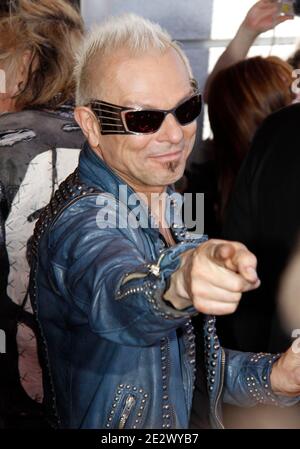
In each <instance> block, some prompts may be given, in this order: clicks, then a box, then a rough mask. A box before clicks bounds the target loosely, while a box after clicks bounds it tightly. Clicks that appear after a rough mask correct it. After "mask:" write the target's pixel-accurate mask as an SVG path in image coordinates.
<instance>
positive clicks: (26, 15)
mask: <svg viewBox="0 0 300 449" xmlns="http://www.w3.org/2000/svg"><path fill="white" fill-rule="evenodd" d="M1 4H2V3H1ZM4 6H5V8H4V7H3V9H2V11H3V13H2V15H1V17H0V69H1V70H2V71H4V72H5V75H6V76H5V79H6V86H5V87H6V88H5V92H4V93H1V94H0V112H1V115H0V161H1V162H0V181H1V183H2V190H1V193H2V202H1V204H2V205H3V208H2V211H1V216H2V218H3V220H5V222H4V226H3V227H2V230H4V231H3V232H2V242H4V237H5V245H4V246H3V245H2V246H1V254H0V259H1V276H0V315H1V320H2V321H1V324H2V329H3V328H4V329H5V330H6V333H7V336H8V344H9V345H10V350H9V351H7V354H6V355H5V356H4V355H3V356H0V357H1V358H0V371H1V384H0V396H1V402H0V415H1V414H2V416H3V421H4V422H5V426H7V427H10V426H16V427H18V426H39V425H42V424H41V422H39V418H38V417H39V416H40V408H39V407H38V404H39V403H41V401H42V399H43V389H42V380H41V369H40V365H39V360H38V354H37V347H36V339H35V332H36V329H35V322H34V319H33V315H32V310H31V306H30V302H29V300H28V293H27V288H28V276H29V266H28V262H27V258H26V245H27V240H28V238H29V237H30V236H31V234H32V231H33V228H34V224H35V222H36V220H37V218H38V216H39V214H40V212H41V210H42V209H43V207H44V206H45V205H46V204H47V203H48V201H49V200H50V198H51V196H52V194H53V192H54V190H55V189H56V188H57V186H58V184H59V183H60V182H61V181H62V180H63V179H64V178H65V177H66V176H67V175H68V174H69V173H70V172H71V171H72V170H73V169H74V167H75V166H76V164H77V161H78V156H79V152H80V148H81V145H82V143H83V135H82V133H81V130H80V128H79V127H78V126H77V124H76V122H75V121H74V114H73V110H74V87H75V82H74V77H73V69H74V60H75V52H76V50H77V48H78V46H79V44H80V42H81V40H82V37H83V35H84V26H83V21H82V18H81V16H80V14H79V12H78V11H77V10H76V9H75V8H74V7H73V6H72V5H71V4H70V2H68V1H65V0H40V1H38V2H36V1H33V0H19V1H17V2H14V1H10V2H9V1H7V2H6V3H5V5H4ZM4 234H5V236H4ZM17 323H18V326H17ZM15 334H16V338H15ZM15 339H17V346H16V344H15Z"/></svg>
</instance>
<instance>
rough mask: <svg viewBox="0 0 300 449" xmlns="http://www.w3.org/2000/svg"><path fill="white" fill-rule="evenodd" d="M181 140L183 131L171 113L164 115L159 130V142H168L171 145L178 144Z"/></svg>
mask: <svg viewBox="0 0 300 449" xmlns="http://www.w3.org/2000/svg"><path fill="white" fill-rule="evenodd" d="M182 138H183V130H182V127H181V125H180V124H179V123H178V121H177V120H176V118H175V117H174V115H173V114H172V113H169V114H167V115H166V117H165V119H164V121H163V123H162V125H161V127H160V130H159V140H168V141H169V142H171V143H174V144H176V143H179V142H180V141H181V140H182Z"/></svg>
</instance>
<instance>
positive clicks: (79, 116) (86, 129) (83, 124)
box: [74, 106, 100, 148]
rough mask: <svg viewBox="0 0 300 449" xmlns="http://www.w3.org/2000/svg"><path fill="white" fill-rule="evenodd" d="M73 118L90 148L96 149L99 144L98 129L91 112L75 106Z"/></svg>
mask: <svg viewBox="0 0 300 449" xmlns="http://www.w3.org/2000/svg"><path fill="white" fill-rule="evenodd" d="M74 116H75V120H76V122H77V123H78V125H79V126H80V128H81V129H82V132H83V134H84V135H85V137H86V138H87V140H88V142H89V144H90V145H91V147H94V148H97V147H98V146H99V142H100V128H99V123H98V121H97V119H96V117H95V115H94V114H93V112H92V111H91V110H90V109H89V108H87V107H86V106H77V107H76V108H75V111H74Z"/></svg>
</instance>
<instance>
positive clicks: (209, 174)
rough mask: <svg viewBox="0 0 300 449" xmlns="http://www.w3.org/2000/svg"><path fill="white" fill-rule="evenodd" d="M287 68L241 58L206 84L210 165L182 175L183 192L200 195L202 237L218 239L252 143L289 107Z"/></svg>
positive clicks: (280, 63) (289, 73)
mask: <svg viewBox="0 0 300 449" xmlns="http://www.w3.org/2000/svg"><path fill="white" fill-rule="evenodd" d="M292 82H293V77H292V68H291V67H290V65H289V64H287V63H286V62H285V61H283V60H281V59H280V58H277V57H268V58H262V57H260V56H257V57H254V58H249V59H245V60H243V61H240V62H238V63H236V64H234V65H232V66H229V67H227V68H226V69H223V70H220V71H219V72H218V73H217V74H216V75H215V76H214V78H213V79H212V80H211V82H210V88H209V92H208V95H207V103H208V113H209V120H210V125H211V129H212V132H213V141H212V149H213V155H214V158H213V160H209V161H207V162H205V163H203V164H194V165H192V166H191V169H190V171H189V172H187V174H186V175H187V181H188V182H187V184H188V185H187V188H186V191H188V192H204V194H205V223H204V226H205V233H207V234H208V235H209V236H210V237H219V236H220V233H221V227H222V224H223V220H224V215H225V212H226V208H227V205H228V200H229V198H230V194H231V192H232V189H233V186H234V182H235V179H236V176H237V174H238V171H239V169H240V166H241V164H242V162H243V160H244V158H245V156H246V155H247V153H248V151H249V148H250V144H251V141H252V138H253V136H254V134H255V132H256V130H257V129H258V127H259V126H260V125H261V123H262V122H263V120H264V119H265V118H266V117H267V116H268V115H270V114H271V113H272V112H274V111H277V110H278V109H281V108H283V107H285V106H288V105H289V104H291V102H292V101H293V98H294V94H293V93H292V91H291V85H292Z"/></svg>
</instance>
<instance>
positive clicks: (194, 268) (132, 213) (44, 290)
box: [30, 15, 300, 429]
mask: <svg viewBox="0 0 300 449" xmlns="http://www.w3.org/2000/svg"><path fill="white" fill-rule="evenodd" d="M76 75H77V108H76V112H75V115H76V120H77V122H78V123H79V125H80V127H81V129H82V131H83V132H84V134H85V136H86V139H87V142H86V144H85V147H84V149H83V151H82V153H81V156H80V161H79V166H78V168H77V169H76V171H75V172H74V173H73V174H72V175H71V176H70V177H69V178H67V180H66V181H65V182H64V183H63V184H62V185H61V186H60V188H59V190H58V191H57V192H56V195H55V197H54V199H53V200H52V201H51V203H50V204H49V205H48V207H47V208H46V209H45V211H44V212H43V214H42V216H41V218H40V220H39V223H38V225H37V226H36V229H35V233H34V236H33V239H32V242H31V262H32V271H31V289H30V296H31V300H32V303H33V306H34V309H35V312H36V314H37V318H38V321H39V323H40V327H41V331H42V333H41V337H42V339H43V342H44V350H45V351H44V355H45V357H46V361H47V365H46V369H45V399H46V403H47V404H48V406H49V407H51V410H52V411H53V423H54V425H57V426H59V427H63V428H107V429H112V428H119V429H123V428H134V429H135V428H187V427H188V426H189V422H190V417H191V409H192V399H193V390H194V384H195V371H196V369H195V364H196V357H197V363H198V368H199V370H198V373H197V382H196V386H197V388H196V390H197V394H196V395H195V398H196V403H195V410H196V413H195V416H196V419H194V420H193V424H192V425H194V426H197V427H200V426H201V427H204V426H209V425H211V426H214V427H222V426H223V425H222V421H221V415H220V405H221V398H222V397H223V399H224V400H227V401H229V402H231V403H235V404H236V403H238V404H241V403H242V404H245V405H254V404H256V403H257V402H267V403H285V402H288V403H294V402H295V401H297V398H296V399H295V398H291V399H288V398H283V397H281V394H286V395H288V396H296V395H297V394H299V391H300V385H299V384H300V379H299V373H298V371H297V369H298V368H297V361H298V359H296V361H295V360H294V358H293V357H294V355H293V354H286V355H285V356H284V358H283V359H279V361H277V359H278V356H273V355H271V354H260V355H255V354H242V353H236V352H234V353H233V352H230V351H225V350H224V349H222V348H221V347H220V345H219V343H218V337H217V336H216V332H215V319H214V317H212V316H203V328H202V326H201V329H198V330H197V332H198V334H199V336H200V334H201V339H199V341H198V342H196V345H195V341H194V330H193V326H192V324H191V318H192V317H193V316H194V315H197V314H198V313H199V312H200V313H203V314H217V315H220V314H228V313H232V312H233V311H234V310H235V309H236V307H237V305H238V303H239V300H240V297H241V293H242V292H245V291H248V290H251V289H254V288H257V287H258V286H259V283H260V281H259V279H258V278H257V273H256V258H255V256H254V255H253V254H251V253H250V252H249V251H248V250H247V248H246V247H245V246H243V245H241V244H239V243H235V242H225V241H219V240H213V241H206V239H205V238H204V237H199V236H198V238H196V237H195V236H194V237H193V236H191V235H189V234H188V233H187V232H186V229H185V228H184V227H183V225H181V224H180V223H179V220H178V213H177V210H176V200H175V201H174V196H172V191H171V189H170V188H169V187H168V186H169V185H171V184H173V183H174V182H175V181H176V180H177V179H179V178H180V177H181V176H182V174H183V171H184V167H185V163H186V160H187V157H188V156H189V154H190V152H191V150H192V147H193V144H194V140H195V132H196V118H197V117H198V116H199V114H200V110H201V96H200V94H199V92H198V90H197V89H196V86H195V82H194V81H193V79H192V72H191V68H190V65H189V63H188V61H187V58H186V56H185V55H184V53H183V52H182V50H181V49H180V48H179V46H178V45H177V44H176V43H174V42H172V41H171V39H170V37H169V35H168V34H167V33H166V32H165V31H163V30H162V29H161V28H160V27H159V26H158V25H155V24H153V23H151V22H149V21H147V20H144V19H142V18H139V17H137V16H134V15H125V16H122V17H119V18H113V19H110V20H109V21H107V22H106V23H104V24H103V25H101V26H99V27H98V28H97V29H96V30H95V31H94V32H93V33H92V34H91V35H90V37H89V38H88V39H87V40H86V42H85V44H84V45H83V48H82V51H81V53H80V55H79V56H78V64H77V71H76ZM203 333H204V335H202V334H203ZM202 337H204V340H202ZM204 341H205V348H204V347H203V342H204ZM196 348H197V351H196ZM203 349H204V351H203ZM203 352H204V358H203V360H202V353H203ZM204 363H205V364H206V369H207V371H206V374H203V373H202V369H203V368H204ZM288 364H289V365H288ZM298 364H299V362H298ZM287 366H288V367H289V370H288V373H286V368H287ZM241 367H242V369H241ZM272 368H273V369H272ZM297 374H298V377H297ZM206 376H207V379H208V380H207V384H206ZM224 379H225V381H224ZM253 385H254V387H253ZM276 393H278V394H276ZM198 398H201V399H200V400H198ZM208 414H210V417H209V420H210V423H208V422H207V421H205V418H206V416H207V415H208Z"/></svg>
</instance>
